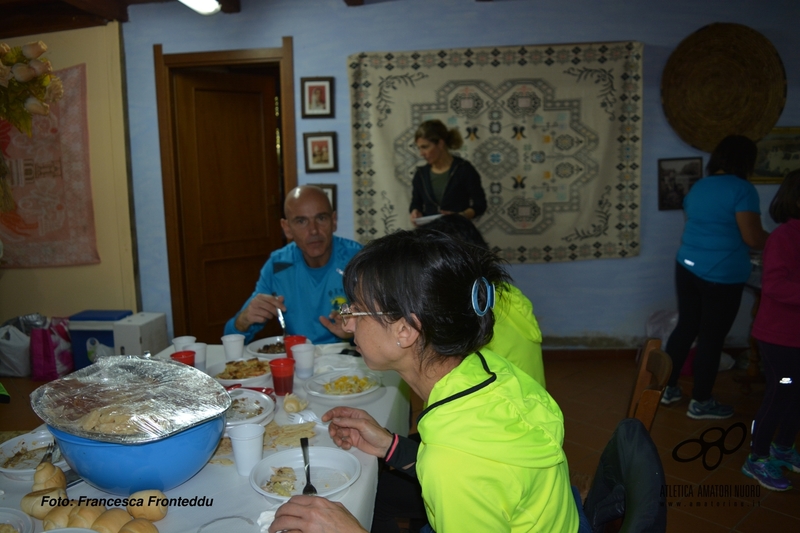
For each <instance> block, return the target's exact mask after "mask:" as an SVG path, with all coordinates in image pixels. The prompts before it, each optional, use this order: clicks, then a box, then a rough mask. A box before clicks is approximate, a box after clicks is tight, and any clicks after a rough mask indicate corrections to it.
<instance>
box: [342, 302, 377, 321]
mask: <svg viewBox="0 0 800 533" xmlns="http://www.w3.org/2000/svg"><path fill="white" fill-rule="evenodd" d="M388 314H389V313H383V312H381V311H378V312H375V313H370V312H367V311H352V310H351V309H350V305H349V304H342V306H341V307H339V316H340V317H342V325H343V326H346V325H347V320H348V319H349V318H350V317H352V316H375V315H388Z"/></svg>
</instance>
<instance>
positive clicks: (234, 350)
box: [222, 333, 244, 361]
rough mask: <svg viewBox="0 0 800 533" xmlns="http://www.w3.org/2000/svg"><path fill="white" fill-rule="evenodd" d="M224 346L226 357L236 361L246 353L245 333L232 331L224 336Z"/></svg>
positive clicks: (228, 359)
mask: <svg viewBox="0 0 800 533" xmlns="http://www.w3.org/2000/svg"><path fill="white" fill-rule="evenodd" d="M222 347H223V348H225V359H226V360H227V361H235V360H236V359H241V358H242V356H243V355H244V335H241V334H239V333H231V334H230V335H223V336H222Z"/></svg>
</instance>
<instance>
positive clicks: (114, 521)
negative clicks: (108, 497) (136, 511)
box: [92, 507, 133, 533]
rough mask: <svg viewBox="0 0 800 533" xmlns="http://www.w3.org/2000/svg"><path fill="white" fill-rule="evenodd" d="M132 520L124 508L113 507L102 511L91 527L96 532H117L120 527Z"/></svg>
mask: <svg viewBox="0 0 800 533" xmlns="http://www.w3.org/2000/svg"><path fill="white" fill-rule="evenodd" d="M131 520H133V517H132V516H131V515H129V514H128V513H127V512H125V509H120V508H119V507H115V508H113V509H108V510H107V511H105V512H103V514H101V515H100V516H98V517H97V519H96V520H95V521H94V523H93V524H92V529H93V530H94V531H97V533H119V530H120V528H122V526H124V525H125V524H127V523H128V522H130V521H131Z"/></svg>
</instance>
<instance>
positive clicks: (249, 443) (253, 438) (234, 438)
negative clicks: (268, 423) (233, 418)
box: [228, 424, 264, 476]
mask: <svg viewBox="0 0 800 533" xmlns="http://www.w3.org/2000/svg"><path fill="white" fill-rule="evenodd" d="M263 435H264V426H262V425H260V424H242V425H240V426H233V427H232V428H229V429H228V437H230V439H231V444H232V445H233V460H234V461H235V462H236V470H237V471H238V472H239V475H240V476H249V475H250V471H251V470H253V467H254V466H256V464H257V463H258V462H259V461H260V460H261V454H262V453H263V450H264V437H263Z"/></svg>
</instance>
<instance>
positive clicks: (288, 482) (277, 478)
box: [261, 466, 297, 498]
mask: <svg viewBox="0 0 800 533" xmlns="http://www.w3.org/2000/svg"><path fill="white" fill-rule="evenodd" d="M272 471H273V472H274V473H273V474H272V475H271V476H270V478H269V481H267V483H266V484H265V485H264V486H263V487H261V488H263V489H264V490H265V491H267V492H271V493H273V494H277V495H278V496H285V497H286V498H289V497H291V495H292V493H293V492H294V482H295V481H297V476H296V475H295V473H294V470H293V469H292V468H290V467H288V466H279V467H274V466H273V467H272Z"/></svg>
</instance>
